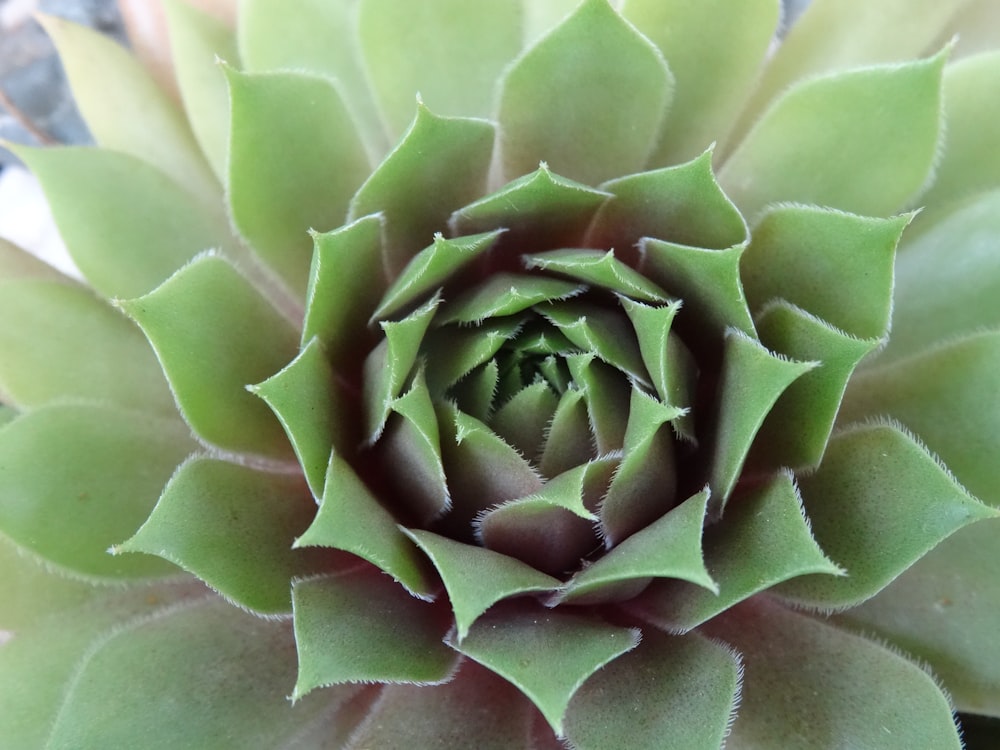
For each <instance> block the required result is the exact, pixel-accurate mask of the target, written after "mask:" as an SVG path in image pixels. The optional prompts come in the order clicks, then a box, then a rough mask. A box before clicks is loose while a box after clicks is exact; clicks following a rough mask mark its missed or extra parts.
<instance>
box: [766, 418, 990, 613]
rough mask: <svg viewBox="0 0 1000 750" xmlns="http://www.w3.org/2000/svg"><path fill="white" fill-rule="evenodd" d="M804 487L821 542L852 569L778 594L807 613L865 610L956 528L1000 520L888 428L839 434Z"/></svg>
mask: <svg viewBox="0 0 1000 750" xmlns="http://www.w3.org/2000/svg"><path fill="white" fill-rule="evenodd" d="M799 484H800V487H801V491H802V499H803V503H804V505H805V509H806V515H807V516H808V517H809V520H810V521H811V522H812V529H813V533H814V535H815V537H816V540H817V541H818V542H819V545H820V547H822V548H823V550H824V551H825V552H826V554H827V555H829V557H830V558H831V559H832V560H834V561H835V562H837V563H839V564H841V565H843V566H844V567H845V568H846V569H847V576H845V577H843V578H833V577H830V576H822V577H818V576H803V577H800V578H796V579H794V580H791V581H787V582H786V583H783V584H781V585H780V586H778V587H777V588H776V589H775V590H774V591H775V593H778V594H779V595H780V596H782V597H783V598H786V599H788V600H790V601H792V602H795V603H796V604H799V605H806V606H809V607H817V608H823V609H833V608H837V609H840V608H845V607H849V606H854V605H856V604H859V603H860V602H863V601H865V600H866V599H869V598H871V597H872V596H874V595H875V594H877V593H878V592H879V591H881V590H882V589H883V588H884V587H885V586H886V585H887V584H888V583H889V582H891V581H892V580H893V579H894V578H896V577H897V576H898V575H899V574H900V573H902V572H903V571H904V570H906V569H907V568H908V567H910V566H911V565H912V564H913V563H915V562H916V561H917V560H919V559H920V558H921V557H923V556H924V555H925V554H927V553H928V552H929V551H930V550H931V549H933V548H934V547H935V546H936V545H937V544H938V543H940V542H941V541H942V540H943V539H945V538H946V537H947V536H949V535H950V534H952V533H954V532H955V531H957V530H958V529H960V528H962V527H963V526H966V525H968V524H970V523H973V522H974V521H978V520H980V519H984V518H993V517H997V516H1000V513H998V512H997V511H994V510H992V509H991V508H989V507H988V506H985V505H982V504H981V503H979V502H978V501H976V500H975V499H973V498H972V497H971V496H970V495H969V494H968V493H967V492H966V491H965V490H964V489H963V488H962V487H961V486H959V485H958V483H957V482H955V480H954V479H953V478H952V477H951V475H950V474H948V473H947V471H946V470H945V469H943V468H942V467H941V466H940V465H939V464H938V463H937V462H936V461H935V460H934V459H933V458H932V457H931V456H930V455H929V454H928V453H927V452H926V451H925V450H924V449H923V448H922V447H921V446H920V445H918V444H917V443H916V442H914V440H913V439H912V438H909V437H907V435H906V434H904V433H903V432H901V431H900V430H899V429H897V428H895V427H890V426H884V425H875V426H868V427H857V428H854V429H851V430H849V431H847V432H843V433H841V434H839V435H837V436H836V437H835V438H834V439H833V440H831V441H830V445H829V446H828V448H827V452H826V457H825V458H824V459H823V463H822V464H821V465H820V467H819V469H818V470H817V471H816V473H814V474H810V475H809V476H805V477H802V478H801V480H800V482H799Z"/></svg>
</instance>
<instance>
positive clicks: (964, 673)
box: [837, 521, 1000, 716]
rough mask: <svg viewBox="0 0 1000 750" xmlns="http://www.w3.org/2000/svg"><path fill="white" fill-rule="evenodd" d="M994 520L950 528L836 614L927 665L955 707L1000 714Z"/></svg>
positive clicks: (998, 556) (999, 578) (999, 563)
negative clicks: (873, 592)
mask: <svg viewBox="0 0 1000 750" xmlns="http://www.w3.org/2000/svg"><path fill="white" fill-rule="evenodd" d="M998 527H1000V522H998V521H984V522H982V523H977V524H974V525H972V526H970V527H968V528H964V529H962V530H960V531H958V532H956V533H955V534H954V535H953V536H951V537H949V538H948V539H945V540H944V541H943V542H941V544H940V545H938V546H937V547H936V548H935V549H933V550H931V551H930V552H929V553H928V554H927V556H926V557H924V558H923V559H921V560H919V561H917V562H916V563H914V565H913V567H911V568H910V569H909V570H907V571H906V572H905V573H903V574H902V575H901V576H900V577H899V578H897V579H896V580H895V581H893V582H892V583H891V584H889V585H888V586H887V587H886V588H884V589H883V590H882V591H880V592H879V595H878V596H876V597H874V598H873V599H869V600H868V601H867V602H864V603H863V604H861V605H860V606H857V607H854V608H852V609H850V610H848V611H847V612H845V613H843V614H842V615H840V616H838V617H837V622H838V623H843V624H846V625H848V626H850V627H851V628H853V629H856V630H860V631H862V632H863V633H864V634H865V635H869V634H875V635H877V636H878V637H880V638H885V639H886V640H888V641H889V642H890V643H893V644H895V645H896V646H898V647H899V648H901V649H903V650H904V651H906V653H909V654H913V655H914V656H915V657H917V658H919V659H921V660H924V661H926V662H927V663H929V664H930V666H931V668H932V669H933V670H934V673H935V674H936V675H937V676H938V678H940V680H941V681H942V682H943V683H944V686H945V687H946V688H947V689H948V693H949V694H950V695H951V697H952V699H953V700H954V701H955V704H956V707H957V708H958V710H960V711H971V712H973V713H982V714H988V715H992V716H997V715H998V714H1000V689H998V686H1000V644H998V643H997V638H996V602H997V597H998V596H1000V551H998V550H997V541H998V539H1000V534H998Z"/></svg>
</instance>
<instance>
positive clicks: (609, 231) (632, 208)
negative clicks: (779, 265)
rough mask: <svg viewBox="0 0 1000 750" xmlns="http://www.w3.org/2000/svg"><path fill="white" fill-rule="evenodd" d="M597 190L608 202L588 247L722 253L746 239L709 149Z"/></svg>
mask: <svg viewBox="0 0 1000 750" xmlns="http://www.w3.org/2000/svg"><path fill="white" fill-rule="evenodd" d="M770 1H773V0H770ZM708 4H709V5H717V4H718V3H717V2H712V3H708ZM699 7H700V5H699ZM601 189H602V190H606V191H608V192H609V193H611V194H612V195H613V196H614V197H613V198H611V199H610V200H608V201H607V202H605V203H604V205H602V206H601V208H600V210H599V211H598V212H597V216H596V217H594V222H593V224H592V225H591V228H590V231H589V232H588V233H587V241H588V242H587V244H588V245H592V246H596V247H605V246H610V245H612V244H614V245H616V246H617V247H618V249H619V250H622V251H625V250H627V249H628V248H631V247H632V246H633V245H634V244H635V243H636V242H638V241H639V239H640V238H641V237H655V238H657V239H660V240H669V241H671V242H676V243H678V244H681V245H693V246H695V247H705V248H714V249H718V250H723V249H725V248H727V247H731V246H733V245H737V244H739V243H741V242H743V241H744V240H746V239H747V226H746V223H745V222H744V221H743V217H742V216H740V212H739V211H738V210H737V209H736V206H734V205H733V204H732V202H731V201H730V200H729V198H727V197H726V195H725V193H723V192H722V188H720V187H719V183H718V182H716V181H715V175H714V174H713V173H712V150H711V149H709V150H707V151H704V152H703V153H702V154H701V155H700V156H698V157H697V158H695V159H693V160H691V161H689V162H686V163H684V164H680V165H678V166H676V167H667V168H664V169H656V170H651V171H648V172H640V173H639V174H633V175H629V176H627V177H619V178H617V179H614V180H611V181H609V182H605V183H604V184H603V185H601Z"/></svg>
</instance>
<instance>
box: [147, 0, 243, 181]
mask: <svg viewBox="0 0 1000 750" xmlns="http://www.w3.org/2000/svg"><path fill="white" fill-rule="evenodd" d="M163 9H164V11H165V13H166V20H167V29H168V31H169V35H170V56H171V60H172V62H173V68H174V75H175V77H176V79H177V85H178V87H179V88H180V92H181V99H182V100H183V102H184V110H185V113H186V115H187V119H188V122H190V124H191V129H192V130H193V131H194V136H195V138H196V139H197V140H198V145H199V146H200V147H201V152H202V153H203V154H204V156H205V158H206V159H207V160H208V163H209V165H210V166H211V167H212V171H213V172H214V173H215V178H216V179H217V180H218V182H219V184H223V183H225V181H226V162H227V160H228V159H229V143H228V141H229V106H228V102H229V95H228V93H227V91H226V79H225V77H224V76H223V74H222V71H221V70H219V69H218V65H213V64H212V63H213V61H216V60H220V59H221V60H225V61H226V62H228V63H231V64H232V65H239V62H240V59H239V53H238V52H237V50H236V39H235V38H234V36H233V32H232V29H230V28H229V27H228V26H226V25H225V24H224V23H223V22H222V21H220V20H218V19H217V18H215V17H214V16H211V15H209V14H207V13H202V12H200V11H198V10H196V9H195V8H193V7H191V6H190V5H188V4H187V3H185V2H180V1H179V0H170V1H169V2H166V3H164V4H163ZM132 106H133V107H134V104H133V105H132Z"/></svg>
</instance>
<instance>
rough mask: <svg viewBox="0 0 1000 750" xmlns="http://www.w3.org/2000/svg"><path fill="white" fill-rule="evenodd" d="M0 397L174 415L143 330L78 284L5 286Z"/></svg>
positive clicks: (1, 293)
mask: <svg viewBox="0 0 1000 750" xmlns="http://www.w3.org/2000/svg"><path fill="white" fill-rule="evenodd" d="M0 319H2V320H5V321H8V324H7V325H5V326H3V327H2V328H0V392H2V393H3V394H4V397H5V398H6V399H7V400H9V401H10V402H12V403H15V404H18V405H19V406H21V407H26V408H31V407H35V406H41V405H42V404H46V403H50V402H52V401H59V400H66V399H82V400H88V401H91V400H92V401H99V402H103V403H112V404H116V405H118V406H121V407H124V408H129V409H137V410H142V411H147V412H152V413H155V414H159V415H160V416H176V414H177V411H176V408H175V407H174V401H173V397H172V396H171V395H170V389H169V388H168V387H167V382H166V380H164V378H163V373H162V371H161V370H160V366H159V363H157V361H156V357H155V356H154V355H153V352H152V350H150V348H149V344H148V343H147V342H146V341H145V339H144V338H143V336H142V333H141V332H140V331H139V329H138V328H136V327H135V325H133V324H132V323H131V321H129V320H127V319H126V318H125V317H124V316H122V314H121V313H120V312H119V311H117V310H115V309H113V308H112V307H110V306H109V305H108V304H106V303H105V302H104V301H103V300H101V299H100V298H99V297H97V296H95V295H94V294H93V293H92V292H90V291H89V290H87V289H85V288H83V287H82V286H77V285H75V284H67V283H64V282H60V281H54V280H53V281H49V280H43V279H22V280H19V281H10V282H6V283H3V284H2V286H0Z"/></svg>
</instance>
